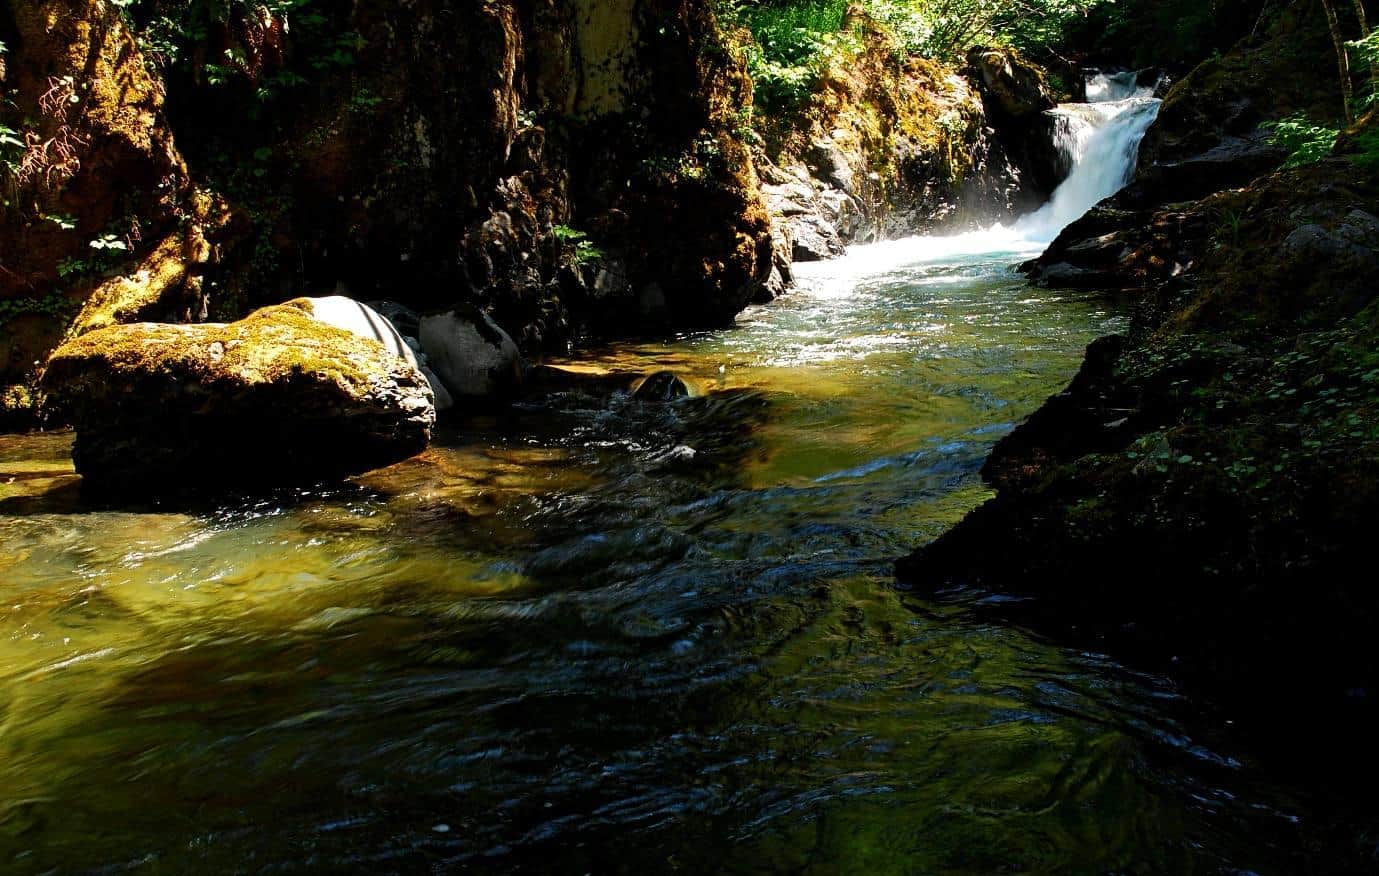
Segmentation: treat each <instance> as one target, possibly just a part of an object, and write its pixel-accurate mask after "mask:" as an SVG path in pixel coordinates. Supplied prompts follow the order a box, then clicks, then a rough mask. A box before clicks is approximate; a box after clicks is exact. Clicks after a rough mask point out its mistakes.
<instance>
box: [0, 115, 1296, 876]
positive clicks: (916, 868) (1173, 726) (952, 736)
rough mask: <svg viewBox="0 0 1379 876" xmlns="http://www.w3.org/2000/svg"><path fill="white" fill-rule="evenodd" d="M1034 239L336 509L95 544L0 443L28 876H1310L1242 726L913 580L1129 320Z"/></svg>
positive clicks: (744, 327) (969, 250)
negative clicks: (1079, 284)
mask: <svg viewBox="0 0 1379 876" xmlns="http://www.w3.org/2000/svg"><path fill="white" fill-rule="evenodd" d="M1147 124H1148V122H1147V121H1145V122H1144V125H1145V126H1147ZM1140 133H1141V134H1142V129H1141V131H1140ZM1136 142H1137V141H1136ZM1084 209H1085V205H1084ZM1037 221H1046V220H1037ZM1038 238H1039V235H1032V234H1030V233H1029V229H1028V226H1027V227H1026V229H1025V231H1023V232H1021V231H1019V230H1018V229H1015V230H1012V231H1010V232H1006V231H1004V230H1002V229H994V230H991V231H988V232H982V233H977V234H972V235H966V236H963V237H957V238H939V239H928V240H911V241H901V242H894V243H888V244H880V245H877V246H874V247H869V248H862V249H859V250H857V251H854V253H853V254H851V255H850V256H849V257H848V258H846V259H844V260H842V261H840V262H834V263H829V264H826V265H821V266H813V267H808V268H802V269H801V282H800V289H799V290H797V291H796V292H795V293H794V294H792V295H791V296H788V297H786V298H784V299H782V300H780V301H778V302H776V303H774V304H771V305H767V306H763V307H758V308H754V309H752V310H750V311H748V312H747V313H746V314H744V315H743V317H742V318H741V319H740V321H739V325H738V327H737V328H736V329H734V330H730V331H723V332H717V333H711V334H703V335H692V336H687V337H682V338H677V339H672V340H668V341H665V342H659V343H644V344H620V345H617V346H615V347H610V348H605V349H597V350H592V351H584V352H582V353H581V354H580V355H579V356H578V357H577V358H574V359H571V360H568V361H555V362H551V363H549V365H551V366H553V368H551V369H546V370H544V371H543V372H542V375H543V376H542V377H541V378H540V379H539V380H538V381H536V383H535V384H534V385H533V386H532V387H531V388H530V389H529V391H528V392H527V393H526V394H525V395H524V397H523V398H522V399H521V401H520V402H518V403H517V404H515V405H512V406H510V407H505V408H503V409H501V410H497V411H493V412H489V413H487V414H484V415H482V416H475V417H472V418H470V419H468V420H465V421H462V422H459V423H456V424H452V425H450V426H448V427H447V428H446V429H444V430H443V431H442V434H441V435H440V437H439V439H438V440H437V442H436V444H435V446H434V447H433V448H432V449H431V450H429V451H428V452H427V453H426V454H424V455H423V456H422V457H420V458H418V459H416V460H413V461H410V462H407V463H404V464H401V465H398V466H395V467H393V468H391V469H387V470H385V471H381V472H377V473H373V474H370V475H368V476H365V477H362V478H358V479H356V480H355V481H352V482H351V483H349V484H347V485H345V486H343V487H342V486H335V487H328V488H327V487H322V488H320V489H316V490H306V491H300V492H294V493H291V494H281V495H274V496H221V497H216V498H215V499H214V500H213V501H211V502H210V503H209V504H207V505H204V506H201V507H195V508H187V507H175V506H167V507H112V506H97V505H93V504H91V503H90V502H89V501H88V500H86V499H84V498H83V497H82V495H81V493H80V491H79V489H78V486H77V483H78V479H77V478H76V477H75V476H74V475H73V474H72V470H71V465H70V462H69V461H68V459H67V453H68V450H69V446H70V436H68V435H64V434H53V435H39V436H28V437H15V436H7V437H0V545H2V546H3V548H4V549H3V552H0V869H4V870H5V871H6V872H35V873H37V872H84V871H88V870H91V871H98V872H122V871H123V870H124V869H126V868H128V869H131V870H133V871H134V872H150V873H183V872H189V871H192V870H199V871H201V872H207V873H229V872H308V871H310V872H320V871H338V870H344V869H351V870H354V869H357V870H362V871H365V872H374V873H384V872H405V873H411V872H420V871H425V870H428V869H431V870H448V869H458V870H469V871H473V872H559V873H576V874H578V873H586V872H594V873H601V872H629V873H640V872H676V871H684V872H740V873H764V872H781V871H789V872H797V873H865V874H887V873H897V874H899V873H930V872H946V873H991V872H1013V871H1036V872H1051V871H1058V872H1111V871H1116V872H1165V873H1168V872H1171V873H1186V872H1218V871H1226V870H1230V871H1232V872H1235V871H1251V870H1253V871H1257V872H1288V871H1290V870H1291V869H1292V868H1293V867H1294V866H1295V865H1296V864H1297V863H1298V862H1299V861H1300V860H1302V858H1303V857H1305V856H1306V855H1307V854H1308V842H1309V839H1308V838H1309V837H1310V836H1311V833H1310V831H1312V830H1314V829H1315V824H1314V822H1315V818H1314V816H1313V815H1312V814H1311V812H1310V811H1309V809H1308V805H1307V803H1306V802H1305V800H1304V799H1303V798H1301V797H1300V796H1299V795H1298V794H1296V793H1294V792H1293V791H1291V790H1290V789H1289V788H1288V786H1287V785H1286V783H1282V782H1279V781H1277V780H1276V779H1274V778H1272V777H1271V776H1270V775H1269V774H1268V772H1267V771H1265V770H1263V769H1262V768H1261V767H1259V766H1258V765H1256V764H1255V763H1254V762H1253V761H1252V760H1251V758H1249V757H1248V756H1247V755H1245V754H1243V753H1241V752H1240V751H1239V750H1238V747H1239V746H1238V745H1237V744H1236V743H1234V742H1233V741H1232V736H1231V733H1230V732H1229V731H1230V728H1229V723H1228V719H1227V718H1226V717H1224V716H1220V715H1217V714H1216V713H1214V712H1213V711H1212V710H1211V709H1210V708H1208V707H1207V706H1206V705H1205V704H1202V703H1198V702H1193V701H1190V700H1187V699H1185V698H1184V697H1183V696H1182V695H1181V694H1180V693H1179V692H1177V691H1176V690H1175V689H1174V688H1173V686H1172V685H1170V684H1169V683H1168V682H1166V681H1165V680H1163V679H1160V678H1157V677H1154V676H1150V675H1144V674H1141V673H1137V672H1134V671H1131V670H1129V669H1127V668H1125V667H1123V666H1121V665H1118V664H1117V663H1116V662H1115V661H1113V660H1111V659H1109V658H1107V657H1104V656H1100V655H1097V654H1091V653H1084V652H1082V651H1079V650H1076V649H1070V648H1068V647H1066V646H1063V645H1060V644H1058V643H1056V642H1051V641H1047V640H1045V639H1043V638H1041V637H1040V636H1038V635H1036V634H1034V633H1032V632H1030V631H1027V630H1024V629H1020V628H1018V627H1016V626H1012V625H1010V624H1006V623H1001V622H997V621H994V620H992V619H991V617H990V615H989V614H987V613H985V612H983V611H980V610H979V609H980V608H981V607H982V602H983V600H984V599H989V598H990V597H982V596H980V595H977V594H961V593H959V594H951V595H950V597H949V598H946V599H943V600H941V601H932V600H926V599H921V598H917V597H915V596H913V595H911V594H907V593H905V592H902V591H900V590H898V589H897V587H896V585H895V582H894V579H893V577H892V576H891V572H890V569H891V562H892V561H893V560H894V558H896V557H898V556H900V555H902V554H904V553H907V552H908V551H909V550H911V549H912V548H914V547H915V546H917V545H919V544H923V543H925V542H927V541H929V540H931V539H933V538H935V537H936V536H937V535H939V534H940V533H942V532H943V531H944V530H945V529H946V528H948V527H950V526H951V525H953V524H954V523H955V522H956V521H957V520H959V519H960V518H961V516H962V515H963V514H964V513H966V512H967V511H968V510H970V509H972V508H973V507H975V506H976V505H977V504H978V503H980V502H981V501H982V500H983V499H984V498H985V497H986V496H987V492H986V490H985V488H984V487H983V485H982V482H981V479H980V477H979V476H978V470H979V468H980V466H981V464H982V461H983V460H984V458H985V457H986V455H987V454H988V453H989V451H990V449H991V447H992V446H993V444H994V443H995V442H996V441H997V440H998V439H999V438H1000V437H1001V436H1002V435H1004V434H1007V433H1008V432H1009V431H1010V430H1011V429H1012V428H1013V427H1014V426H1015V425H1016V424H1017V423H1018V422H1019V421H1020V420H1021V419H1022V418H1024V417H1025V416H1027V415H1028V414H1030V413H1031V412H1032V411H1033V410H1034V409H1035V408H1036V407H1037V406H1038V405H1039V404H1040V403H1041V401H1042V400H1043V399H1044V398H1046V397H1047V396H1049V395H1050V394H1052V393H1054V392H1056V391H1058V390H1059V389H1060V388H1061V387H1062V386H1063V385H1065V384H1066V382H1067V381H1068V379H1069V378H1070V376H1071V375H1072V374H1073V373H1074V372H1075V370H1076V369H1077V367H1078V364H1079V362H1080V359H1081V355H1082V352H1083V350H1084V348H1085V346H1086V345H1087V344H1088V343H1089V342H1090V341H1091V340H1093V339H1094V338H1096V337H1098V336H1101V335H1104V334H1107V333H1109V332H1113V331H1116V330H1118V329H1120V328H1121V327H1122V326H1123V324H1124V322H1123V317H1122V316H1121V315H1120V314H1119V313H1118V312H1117V311H1116V310H1115V308H1113V307H1112V306H1111V305H1110V304H1108V303H1107V302H1105V301H1103V300H1101V299H1098V298H1096V297H1093V296H1088V295H1082V294H1073V293H1065V292H1058V291H1045V290H1033V289H1030V288H1028V287H1026V286H1025V285H1024V283H1023V281H1022V279H1021V278H1020V277H1019V276H1018V275H1017V274H1016V273H1015V271H1014V269H1013V267H1012V265H1014V264H1015V263H1017V262H1018V261H1020V260H1021V259H1022V258H1027V257H1029V256H1030V255H1033V254H1035V253H1037V252H1038V251H1039V249H1040V247H1041V246H1042V241H1040V240H1039V239H1038ZM661 370H668V371H672V372H674V373H676V374H677V375H679V376H681V377H682V378H683V379H684V380H686V382H687V383H689V384H690V385H691V387H693V389H694V390H695V395H694V397H692V398H689V399H684V400H680V401H674V402H649V401H639V400H637V399H635V398H633V397H632V396H631V395H630V394H629V392H628V391H627V390H628V389H630V388H631V386H632V385H633V382H634V380H635V378H636V375H639V374H647V373H651V372H655V371H661ZM269 450H270V451H271V449H269ZM207 464H209V465H213V464H214V461H213V460H208V461H207Z"/></svg>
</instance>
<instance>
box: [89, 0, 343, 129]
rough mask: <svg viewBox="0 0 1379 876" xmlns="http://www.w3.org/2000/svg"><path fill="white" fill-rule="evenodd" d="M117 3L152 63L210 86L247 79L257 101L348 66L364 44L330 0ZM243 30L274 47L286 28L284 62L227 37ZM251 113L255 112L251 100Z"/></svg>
mask: <svg viewBox="0 0 1379 876" xmlns="http://www.w3.org/2000/svg"><path fill="white" fill-rule="evenodd" d="M116 5H118V6H119V7H120V8H121V9H122V11H123V12H124V14H125V17H126V19H127V20H128V21H129V23H130V25H131V27H132V29H133V30H134V32H135V34H136V35H137V37H138V39H139V43H140V46H141V48H142V49H143V51H144V53H145V55H146V56H147V57H148V58H149V59H150V60H151V62H152V63H153V64H155V65H157V66H158V67H160V68H162V69H163V70H164V71H179V72H181V73H183V74H185V75H187V76H189V77H190V78H192V79H193V80H194V81H196V82H198V83H201V84H205V85H208V86H211V87H212V88H225V87H229V86H235V85H242V86H248V87H249V88H251V89H252V91H253V97H254V99H255V101H256V102H257V103H258V104H266V103H269V102H272V101H274V100H276V99H277V98H279V97H281V96H284V95H288V94H290V93H292V92H293V91H295V90H297V89H299V88H301V87H302V86H305V85H309V84H310V83H311V80H312V77H313V76H319V75H320V74H325V73H329V72H332V71H337V70H341V69H346V68H349V67H351V66H353V65H354V63H355V61H356V58H357V56H358V53H359V50H360V49H361V48H363V45H364V42H363V39H362V37H360V35H359V34H358V33H355V32H353V31H343V30H341V29H340V28H338V27H336V26H335V25H336V23H335V21H334V19H332V17H331V15H330V14H328V13H330V12H338V8H337V6H336V5H335V4H331V3H329V2H328V0H121V2H119V3H117V4H116ZM237 24H238V26H236V25H237ZM241 30H243V31H247V32H251V33H253V34H254V36H253V37H251V38H250V42H253V43H256V44H260V45H259V48H263V47H264V46H272V47H273V48H274V50H275V51H277V50H285V48H286V46H285V41H286V37H287V35H288V33H289V32H290V34H291V37H292V47H293V52H292V55H293V57H291V58H289V59H285V60H287V61H288V63H287V64H286V65H285V66H282V67H281V68H278V67H276V66H273V67H268V68H265V67H264V65H263V59H262V58H261V57H255V56H253V54H252V53H251V52H250V51H249V50H248V48H247V47H246V46H245V45H241V44H239V43H238V42H237V41H236V40H235V39H234V38H232V37H233V36H234V35H235V34H236V33H237V32H238V31H241ZM226 43H228V44H229V45H228V47H224V48H222V46H224V45H225V44H226ZM206 49H214V50H215V52H209V53H208V52H207V51H205V50H206ZM216 52H218V54H216ZM249 114H250V115H251V117H253V116H256V115H257V110H256V108H255V107H253V106H252V105H251V106H250V109H249Z"/></svg>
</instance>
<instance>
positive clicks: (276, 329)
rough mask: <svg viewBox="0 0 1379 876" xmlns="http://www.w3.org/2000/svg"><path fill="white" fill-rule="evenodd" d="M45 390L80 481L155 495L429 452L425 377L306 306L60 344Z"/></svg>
mask: <svg viewBox="0 0 1379 876" xmlns="http://www.w3.org/2000/svg"><path fill="white" fill-rule="evenodd" d="M45 385H46V387H47V389H48V391H49V393H50V398H51V401H52V403H53V405H54V406H56V407H57V408H58V409H60V410H61V411H62V412H63V414H65V415H66V416H67V417H68V418H69V419H70V421H71V422H72V423H73V424H74V425H75V426H76V429H77V439H76V443H75V446H74V448H73V457H74V460H75V462H76V466H77V471H78V472H80V473H81V474H82V476H83V477H84V478H85V479H86V482H87V484H88V485H89V486H93V487H96V488H98V489H102V490H118V491H122V492H137V493H147V492H150V491H152V492H163V491H174V490H178V489H181V488H185V487H189V486H200V485H217V484H234V485H236V486H243V485H269V484H278V483H283V482H302V481H308V480H315V479H321V478H332V477H338V476H343V475H348V474H353V473H358V472H362V471H366V470H368V469H371V468H377V467H380V466H384V465H388V464H391V463H394V462H397V461H400V460H402V459H406V458H408V457H410V456H413V455H414V454H416V453H419V452H421V451H422V450H423V449H425V447H426V445H427V443H428V442H429V441H430V438H431V430H432V427H433V425H434V423H435V416H436V414H435V409H434V407H433V403H432V395H431V389H430V386H429V384H428V383H427V381H426V378H425V377H423V376H422V374H421V373H420V372H419V371H418V370H417V368H416V367H415V366H414V365H412V364H411V363H410V362H408V361H407V360H405V359H404V358H402V357H399V356H397V355H395V354H394V353H392V352H390V351H389V350H387V349H385V348H384V347H383V345H382V344H380V343H378V342H376V341H373V340H370V339H367V338H361V337H359V336H357V335H355V334H352V333H351V332H348V331H345V330H343V329H339V328H335V327H333V326H329V325H325V324H323V323H321V322H319V321H317V320H316V319H315V318H314V316H313V315H312V310H311V304H310V302H309V301H307V300H297V301H293V302H289V303H287V304H284V305H280V306H276V307H269V308H265V309H263V310H260V311H257V312H256V313H254V314H251V315H250V316H249V317H247V318H246V319H244V320H241V321H239V322H236V323H230V324H210V325H161V324H149V323H144V324H134V325H120V326H113V327H110V328H105V329H101V330H99V331H95V332H91V333H89V334H86V335H83V336H82V337H80V338H77V339H75V340H73V341H70V342H69V343H67V344H65V345H64V346H62V347H61V348H59V349H58V350H57V351H56V352H55V353H54V354H53V357H52V360H51V362H50V364H49V367H48V372H47V375H46V377H45Z"/></svg>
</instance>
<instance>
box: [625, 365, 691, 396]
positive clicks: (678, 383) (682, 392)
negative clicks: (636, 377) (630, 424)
mask: <svg viewBox="0 0 1379 876" xmlns="http://www.w3.org/2000/svg"><path fill="white" fill-rule="evenodd" d="M691 394H692V393H691V392H690V388H689V384H687V383H685V381H683V380H681V379H680V378H679V377H677V376H676V375H675V374H674V373H673V372H670V371H657V372H656V373H655V374H652V375H650V376H648V377H647V378H646V379H645V380H642V381H641V382H640V383H638V384H637V386H636V387H635V388H634V389H633V390H632V397H633V398H635V399H637V400H638V401H648V402H668V401H675V400H676V399H682V398H689V397H690V395H691Z"/></svg>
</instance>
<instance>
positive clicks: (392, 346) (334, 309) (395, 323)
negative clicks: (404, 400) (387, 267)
mask: <svg viewBox="0 0 1379 876" xmlns="http://www.w3.org/2000/svg"><path fill="white" fill-rule="evenodd" d="M307 300H308V301H310V302H311V309H312V312H313V313H314V314H315V316H316V318H317V319H318V320H320V321H321V322H324V323H326V324H327V325H333V326H335V327H336V328H342V329H344V330H345V331H347V332H350V333H352V334H356V335H358V336H359V337H361V338H369V339H370V340H376V341H378V342H380V343H381V344H383V346H385V347H387V348H388V349H389V350H390V351H391V352H393V353H395V354H396V355H398V356H401V357H402V358H404V359H406V360H407V361H408V362H411V363H412V364H413V365H415V366H416V367H417V368H418V369H419V370H420V371H421V373H422V374H423V375H424V376H425V377H426V382H427V383H429V384H431V394H432V397H433V398H434V399H435V404H436V413H438V414H440V413H445V412H446V411H448V410H450V409H451V408H453V407H455V399H454V398H453V397H452V396H451V395H450V391H449V390H447V389H446V388H445V384H444V383H442V382H441V379H440V377H439V376H438V375H437V374H436V372H434V371H432V370H431V367H430V363H429V361H428V360H427V358H426V354H425V353H424V352H423V351H422V349H421V341H419V340H417V338H416V335H417V334H418V333H420V331H421V328H420V325H421V318H420V317H418V316H417V315H416V313H415V312H413V311H412V310H411V309H410V308H408V307H405V306H404V305H401V304H398V303H396V302H393V301H378V302H375V303H372V304H361V303H360V302H358V301H355V300H354V299H352V298H345V297H343V296H339V295H333V296H330V297H328V298H310V299H307Z"/></svg>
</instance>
